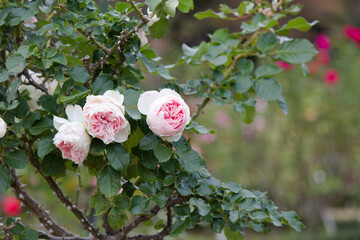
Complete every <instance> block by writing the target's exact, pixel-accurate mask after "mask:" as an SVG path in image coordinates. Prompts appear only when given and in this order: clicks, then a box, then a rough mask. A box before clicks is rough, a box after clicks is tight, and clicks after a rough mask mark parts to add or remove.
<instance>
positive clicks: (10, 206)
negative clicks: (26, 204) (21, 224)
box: [2, 196, 21, 217]
mask: <svg viewBox="0 0 360 240" xmlns="http://www.w3.org/2000/svg"><path fill="white" fill-rule="evenodd" d="M20 206H21V202H20V201H19V200H18V199H17V198H16V197H13V196H7V197H5V198H4V200H3V202H2V209H3V211H4V213H5V215H6V216H9V217H12V216H19V215H20V214H21V207H20Z"/></svg>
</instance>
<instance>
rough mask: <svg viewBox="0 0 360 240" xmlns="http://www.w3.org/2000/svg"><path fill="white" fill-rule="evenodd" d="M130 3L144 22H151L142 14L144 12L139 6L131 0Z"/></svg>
mask: <svg viewBox="0 0 360 240" xmlns="http://www.w3.org/2000/svg"><path fill="white" fill-rule="evenodd" d="M129 2H130V4H131V6H132V7H133V8H134V9H135V11H136V12H137V14H138V15H139V16H140V18H141V20H143V21H149V18H148V17H147V16H146V15H144V14H143V13H142V11H141V10H140V9H139V8H138V6H136V4H135V2H134V0H129Z"/></svg>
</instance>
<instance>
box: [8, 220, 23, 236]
mask: <svg viewBox="0 0 360 240" xmlns="http://www.w3.org/2000/svg"><path fill="white" fill-rule="evenodd" d="M14 222H15V218H14V217H8V218H6V222H5V223H6V226H10V225H11V224H12V223H14ZM24 229H25V226H24V224H22V223H21V222H18V223H17V224H16V225H15V227H14V228H11V229H10V232H11V233H12V234H20V233H21V232H23V231H24Z"/></svg>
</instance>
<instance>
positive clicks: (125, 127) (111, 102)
mask: <svg viewBox="0 0 360 240" xmlns="http://www.w3.org/2000/svg"><path fill="white" fill-rule="evenodd" d="M123 101H124V96H123V95H121V94H120V93H119V92H118V91H114V90H108V91H106V92H105V93H104V95H102V96H94V95H90V96H88V97H87V98H86V103H85V106H84V116H85V125H86V128H87V130H88V132H89V134H90V135H91V136H93V137H96V138H100V139H101V140H102V141H103V142H104V143H105V144H109V143H111V142H118V143H121V142H125V141H126V140H127V139H128V136H129V134H130V124H129V122H128V121H127V120H126V118H125V108H124V106H123V105H122V104H123Z"/></svg>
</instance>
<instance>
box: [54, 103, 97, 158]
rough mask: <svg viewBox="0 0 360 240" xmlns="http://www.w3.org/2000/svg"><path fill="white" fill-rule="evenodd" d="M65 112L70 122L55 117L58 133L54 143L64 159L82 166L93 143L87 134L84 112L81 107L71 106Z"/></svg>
mask: <svg viewBox="0 0 360 240" xmlns="http://www.w3.org/2000/svg"><path fill="white" fill-rule="evenodd" d="M65 112H66V115H67V116H68V119H69V120H66V119H64V118H59V117H56V116H54V127H55V128H56V129H57V130H58V133H57V134H56V135H55V137H54V139H53V142H54V145H55V146H56V147H57V148H59V149H60V151H61V153H62V157H63V158H64V159H70V160H72V161H73V162H75V163H77V164H81V163H82V162H83V161H84V160H85V158H86V157H87V155H88V153H89V149H90V143H91V138H90V137H89V135H88V134H87V133H86V129H85V123H84V115H83V111H82V109H81V107H80V106H79V105H75V106H71V105H69V106H68V107H67V108H66V110H65Z"/></svg>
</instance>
